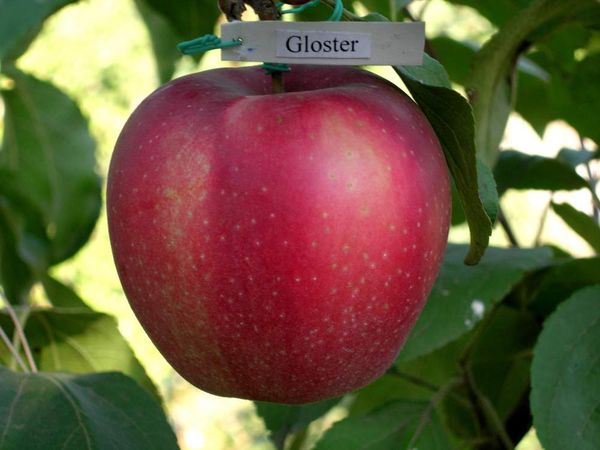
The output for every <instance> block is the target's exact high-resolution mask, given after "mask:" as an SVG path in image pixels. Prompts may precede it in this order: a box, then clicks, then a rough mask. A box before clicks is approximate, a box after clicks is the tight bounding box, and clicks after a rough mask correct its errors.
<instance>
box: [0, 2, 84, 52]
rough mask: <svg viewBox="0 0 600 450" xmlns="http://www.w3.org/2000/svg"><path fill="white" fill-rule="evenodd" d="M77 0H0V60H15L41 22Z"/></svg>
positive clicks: (32, 37) (35, 33) (25, 47)
mask: <svg viewBox="0 0 600 450" xmlns="http://www.w3.org/2000/svg"><path fill="white" fill-rule="evenodd" d="M76 1H77V0H47V1H43V2H41V1H36V0H3V1H0V60H2V62H6V61H7V60H15V59H17V58H18V57H19V56H20V55H21V54H22V53H24V52H25V50H27V47H28V46H29V43H30V42H31V41H32V40H33V39H34V38H35V36H36V35H37V34H38V32H39V31H40V29H41V26H42V23H43V22H44V20H46V19H47V18H48V17H50V16H51V15H52V14H54V13H55V12H56V11H58V10H59V9H60V8H62V7H63V6H65V5H68V4H70V3H76Z"/></svg>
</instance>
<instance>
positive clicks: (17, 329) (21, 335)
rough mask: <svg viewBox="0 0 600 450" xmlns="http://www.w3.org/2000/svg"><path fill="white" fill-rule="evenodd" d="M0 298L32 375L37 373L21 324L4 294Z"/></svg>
mask: <svg viewBox="0 0 600 450" xmlns="http://www.w3.org/2000/svg"><path fill="white" fill-rule="evenodd" d="M0 297H2V300H3V301H4V306H5V307H6V310H7V311H8V315H9V316H10V318H11V320H12V321H13V324H14V326H15V332H16V333H17V336H19V339H20V340H21V345H22V346H23V350H25V357H26V358H27V362H28V363H29V367H30V368H31V371H32V372H33V373H37V371H38V369H37V366H36V364H35V360H34V359H33V355H32V353H31V347H29V342H28V341H27V338H26V337H25V333H24V331H23V327H22V326H21V322H20V321H19V319H18V317H17V315H16V314H15V310H14V308H13V307H12V305H11V304H10V302H9V301H8V299H7V298H6V297H5V296H4V294H0Z"/></svg>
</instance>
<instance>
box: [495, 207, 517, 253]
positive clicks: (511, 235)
mask: <svg viewBox="0 0 600 450" xmlns="http://www.w3.org/2000/svg"><path fill="white" fill-rule="evenodd" d="M498 223H500V226H501V227H502V229H503V230H504V233H505V234H506V237H507V238H508V241H509V242H510V245H511V246H512V247H515V248H519V247H521V246H520V245H519V241H518V240H517V236H516V235H515V232H514V231H513V229H512V226H511V225H510V223H509V222H508V219H507V218H506V215H505V214H504V212H503V211H502V208H501V207H500V205H498Z"/></svg>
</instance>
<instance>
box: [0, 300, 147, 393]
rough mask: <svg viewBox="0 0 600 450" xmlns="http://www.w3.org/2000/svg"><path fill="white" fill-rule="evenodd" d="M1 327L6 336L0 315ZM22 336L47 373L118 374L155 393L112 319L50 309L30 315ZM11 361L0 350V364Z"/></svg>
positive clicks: (4, 319)
mask: <svg viewBox="0 0 600 450" xmlns="http://www.w3.org/2000/svg"><path fill="white" fill-rule="evenodd" d="M0 325H1V326H2V328H3V329H4V330H5V331H6V332H7V333H9V334H10V333H12V332H13V325H12V322H11V321H10V319H9V317H8V316H7V315H6V314H0ZM25 334H26V335H27V339H28V341H29V344H30V346H31V348H32V351H33V353H34V357H35V360H36V364H37V365H38V368H39V369H40V370H43V371H47V372H70V373H91V372H101V371H115V370H116V371H121V372H123V373H125V374H127V375H129V376H131V377H132V378H134V379H135V380H136V381H138V382H139V383H140V384H141V385H142V386H144V387H145V388H146V389H147V390H148V391H149V392H151V393H152V394H153V395H154V396H156V397H158V392H157V390H156V387H155V386H154V383H152V381H151V380H150V378H148V375H147V374H146V371H145V370H144V368H143V367H142V365H141V364H140V363H139V362H138V360H137V358H136V357H135V355H134V354H133V351H132V350H131V348H130V347H129V344H128V343H127V341H126V340H125V339H124V338H123V336H121V334H120V333H119V329H118V328H117V322H116V321H115V319H114V318H113V317H111V316H108V315H106V314H101V313H97V312H94V311H90V310H86V309H74V308H63V309H58V308H53V309H50V310H34V311H32V312H30V313H29V316H28V319H27V322H26V324H25ZM10 359H11V356H10V354H9V353H8V352H7V351H6V349H5V348H3V347H0V362H2V364H4V365H8V363H9V361H10Z"/></svg>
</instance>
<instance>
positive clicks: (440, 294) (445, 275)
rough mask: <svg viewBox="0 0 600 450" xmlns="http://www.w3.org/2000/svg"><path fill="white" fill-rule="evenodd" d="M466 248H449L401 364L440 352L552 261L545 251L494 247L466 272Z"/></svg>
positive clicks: (400, 359)
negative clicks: (464, 253) (536, 270)
mask: <svg viewBox="0 0 600 450" xmlns="http://www.w3.org/2000/svg"><path fill="white" fill-rule="evenodd" d="M463 251H464V246H462V245H449V246H448V249H447V251H446V257H445V260H444V264H443V265H442V269H441V271H440V275H439V277H438V279H437V281H436V283H435V285H434V287H433V290H432V292H431V295H430V296H429V299H428V301H427V303H426V304H425V307H424V308H423V312H422V313H421V316H420V317H419V319H418V320H417V323H416V325H415V327H414V328H413V330H412V332H411V334H410V336H409V339H408V341H407V342H406V344H405V345H404V348H403V349H402V351H401V352H400V355H399V357H398V361H400V362H402V361H409V360H412V359H414V358H416V357H418V356H421V355H426V354H427V353H429V352H431V351H433V350H435V349H437V348H440V347H442V346H444V345H445V344H447V343H448V342H450V341H452V340H454V339H457V338H458V337H460V336H462V335H463V334H465V333H467V332H468V331H469V330H471V329H472V328H473V327H474V326H475V324H476V323H477V322H479V321H480V320H481V319H482V318H483V317H484V315H485V314H486V313H487V312H488V311H489V310H490V309H491V308H492V306H494V305H495V304H496V303H498V302H499V301H500V300H502V299H503V298H504V297H505V296H506V295H507V294H508V293H509V292H510V291H511V290H512V288H513V287H514V286H515V285H517V284H518V283H519V282H520V281H521V280H522V279H523V277H524V276H525V274H526V273H527V272H528V271H531V270H534V269H537V268H540V267H543V266H544V265H546V264H548V263H549V262H550V259H551V256H552V254H551V252H550V250H549V249H546V248H537V249H503V248H494V247H491V248H489V249H488V251H487V252H486V255H485V256H484V258H483V259H482V260H481V262H480V263H479V264H478V265H477V266H475V267H467V266H464V265H463V264H462V263H461V261H460V255H461V254H462V252H463Z"/></svg>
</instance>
